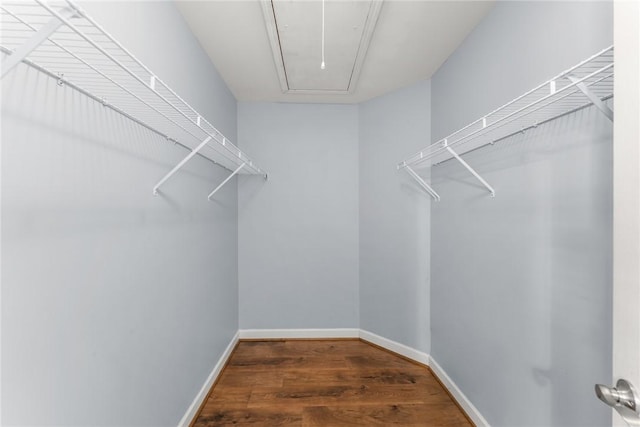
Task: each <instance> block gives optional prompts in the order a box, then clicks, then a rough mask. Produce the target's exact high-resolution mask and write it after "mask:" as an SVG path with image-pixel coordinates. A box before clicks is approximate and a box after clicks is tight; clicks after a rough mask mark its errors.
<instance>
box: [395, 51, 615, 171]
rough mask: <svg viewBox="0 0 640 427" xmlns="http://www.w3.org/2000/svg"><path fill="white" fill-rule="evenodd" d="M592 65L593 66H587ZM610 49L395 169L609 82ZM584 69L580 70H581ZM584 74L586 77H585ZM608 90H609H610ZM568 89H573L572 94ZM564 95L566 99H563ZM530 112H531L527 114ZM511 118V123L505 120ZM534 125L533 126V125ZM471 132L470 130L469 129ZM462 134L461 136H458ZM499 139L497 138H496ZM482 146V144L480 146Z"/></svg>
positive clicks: (418, 153)
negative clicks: (446, 143)
mask: <svg viewBox="0 0 640 427" xmlns="http://www.w3.org/2000/svg"><path fill="white" fill-rule="evenodd" d="M591 63H593V64H594V65H591V66H590V64H591ZM613 66H614V64H613V46H610V47H608V48H606V49H603V50H602V51H600V52H598V53H597V54H595V55H593V56H591V57H589V58H588V59H586V60H584V61H582V62H580V63H579V64H578V65H575V66H574V67H571V68H569V69H567V70H565V71H563V72H562V73H560V74H558V75H557V76H555V77H553V78H552V79H550V80H547V81H546V82H544V83H542V84H540V85H538V86H536V87H535V88H534V89H531V90H530V91H528V92H526V93H524V94H523V95H520V96H519V97H517V98H515V99H513V100H512V101H510V102H508V103H507V104H504V105H503V106H501V107H499V108H496V109H495V110H493V111H491V112H490V113H488V114H486V115H484V116H482V117H481V118H479V119H477V120H475V121H473V122H471V123H469V124H468V125H466V126H464V127H462V128H461V129H458V130H457V131H455V132H453V133H452V134H450V135H448V136H447V137H445V138H442V139H440V140H439V141H437V142H435V143H433V144H431V145H429V146H428V147H426V148H424V149H422V150H421V151H419V152H417V153H416V154H414V155H413V156H411V157H409V158H408V159H407V160H405V161H403V162H400V163H398V165H397V168H398V169H402V168H404V167H406V166H407V165H414V166H415V165H417V164H419V163H423V162H424V161H426V160H428V159H431V158H433V157H435V156H437V155H440V154H443V152H444V151H446V149H445V148H444V147H443V146H442V142H443V141H445V140H448V141H449V146H456V145H460V144H464V143H466V142H467V141H469V140H472V139H473V138H474V137H476V136H481V135H483V134H485V133H488V132H492V131H494V130H495V129H498V128H500V127H502V126H504V125H507V124H510V123H512V122H514V121H516V120H519V119H521V118H526V116H527V114H526V113H527V112H536V111H539V110H540V109H542V108H544V107H547V106H549V105H553V103H555V102H557V101H559V100H562V99H565V98H566V97H569V96H571V95H574V94H576V93H577V92H579V91H580V93H582V89H580V86H579V85H580V84H582V85H584V86H586V87H591V86H594V85H596V86H597V85H598V84H599V83H601V82H603V81H611V80H612V77H613V70H612V69H613ZM583 68H584V70H582V69H583ZM609 70H611V72H610V73H607V71H609ZM576 71H578V72H580V71H582V74H583V75H582V76H581V77H580V78H575V77H573V76H572V79H570V78H569V76H570V75H571V74H572V73H575V72H576ZM585 73H586V74H585ZM602 74H604V76H601V75H602ZM597 76H601V77H600V78H598V79H595V80H594V81H590V80H591V79H593V78H594V77H597ZM562 79H567V80H568V84H566V85H565V86H563V87H561V88H557V83H558V82H559V81H561V80H562ZM546 88H549V91H548V93H546V94H545V95H544V96H540V97H538V98H536V99H535V100H534V101H532V102H529V103H527V104H526V105H524V106H522V107H519V108H518V109H516V110H515V111H510V112H508V113H507V114H506V115H504V116H499V117H498V118H497V119H496V120H495V121H493V122H489V118H490V117H491V116H496V115H498V114H499V113H500V112H502V111H505V110H506V111H508V108H509V107H510V106H513V105H516V104H517V103H518V102H519V101H521V100H525V99H526V98H527V97H529V96H531V95H536V94H537V93H538V92H541V91H542V90H545V89H546ZM611 89H612V88H611ZM572 90H574V91H573V92H572ZM564 95H566V96H564ZM585 98H586V101H585V102H584V103H583V104H582V105H581V106H585V105H590V104H592V102H591V100H590V99H589V98H588V96H587V95H585ZM602 98H603V97H599V99H602ZM545 101H549V102H548V103H544V102H545ZM538 104H542V105H541V106H540V108H534V107H536V106H538ZM576 108H580V107H576ZM528 110H531V111H528ZM565 113H566V111H564V112H562V113H561V114H565ZM559 115H560V114H557V115H555V116H552V117H549V118H545V121H546V120H549V119H553V118H555V117H557V116H559ZM509 119H511V120H509ZM541 122H542V121H539V122H538V124H539V123H541ZM534 124H535V123H534ZM523 127H528V125H527V126H521V128H523ZM471 129H472V130H471ZM467 130H469V132H468V133H464V132H465V131H467ZM461 134H462V135H461ZM496 139H499V138H496ZM483 145H485V144H483ZM465 153H466V152H463V153H460V154H465ZM442 161H443V160H441V161H439V162H437V163H441V162H442Z"/></svg>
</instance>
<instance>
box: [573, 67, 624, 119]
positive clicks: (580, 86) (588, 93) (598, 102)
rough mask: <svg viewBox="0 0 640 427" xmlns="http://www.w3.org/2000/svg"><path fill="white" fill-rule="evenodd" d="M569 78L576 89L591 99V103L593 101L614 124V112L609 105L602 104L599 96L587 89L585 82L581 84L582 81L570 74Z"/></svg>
mask: <svg viewBox="0 0 640 427" xmlns="http://www.w3.org/2000/svg"><path fill="white" fill-rule="evenodd" d="M567 78H568V79H569V80H571V83H574V84H575V85H576V87H577V88H578V89H580V91H581V92H582V93H584V94H585V96H586V97H587V98H589V101H591V102H592V103H593V105H595V107H596V108H597V109H598V110H600V111H601V112H602V114H604V115H605V116H607V118H608V119H609V120H611V121H612V122H613V111H612V110H611V108H609V107H608V106H607V104H605V103H604V102H602V100H601V99H600V98H599V97H598V95H596V94H595V93H593V92H591V90H590V89H589V87H587V85H586V84H584V82H581V81H580V79H578V78H576V77H575V76H572V75H571V74H569V75H567Z"/></svg>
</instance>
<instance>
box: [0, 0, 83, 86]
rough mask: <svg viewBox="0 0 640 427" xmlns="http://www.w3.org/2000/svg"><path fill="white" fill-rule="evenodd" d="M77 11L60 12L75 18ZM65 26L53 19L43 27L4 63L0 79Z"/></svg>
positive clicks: (66, 9)
mask: <svg viewBox="0 0 640 427" xmlns="http://www.w3.org/2000/svg"><path fill="white" fill-rule="evenodd" d="M76 13H77V11H76V10H75V9H72V8H70V7H67V8H64V9H63V10H62V11H61V12H60V16H62V17H63V18H65V19H66V18H73V17H74V16H75V15H76ZM62 24H64V22H62V21H61V20H60V19H58V18H57V17H55V16H54V17H53V18H51V20H50V21H49V22H47V23H46V24H45V25H43V26H42V28H40V29H39V30H38V31H37V32H36V33H35V34H33V36H32V37H31V38H30V39H29V40H27V41H26V42H24V44H23V45H21V46H19V47H18V48H16V50H14V51H13V53H12V54H11V55H9V57H7V58H6V59H5V60H4V61H2V74H1V75H0V78H4V76H5V75H6V74H7V73H8V72H9V71H11V70H12V69H13V68H14V67H15V66H16V65H18V64H19V63H20V62H22V60H23V59H25V58H26V57H27V56H28V55H29V54H30V53H31V52H33V51H34V50H35V49H37V48H38V46H40V45H41V44H42V43H44V42H45V41H46V40H47V39H48V38H49V36H51V34H53V33H55V32H56V31H57V30H58V28H60V26H61V25H62Z"/></svg>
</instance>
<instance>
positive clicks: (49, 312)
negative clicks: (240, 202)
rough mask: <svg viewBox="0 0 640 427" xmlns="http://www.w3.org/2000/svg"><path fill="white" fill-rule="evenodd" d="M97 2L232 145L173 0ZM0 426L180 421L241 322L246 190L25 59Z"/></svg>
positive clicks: (208, 73) (209, 77)
mask: <svg viewBox="0 0 640 427" xmlns="http://www.w3.org/2000/svg"><path fill="white" fill-rule="evenodd" d="M84 6H86V9H87V11H88V12H89V13H90V14H92V16H93V17H94V18H95V19H96V20H97V21H98V22H100V23H101V24H102V25H104V26H105V27H106V28H107V30H108V31H110V32H112V33H113V34H114V35H115V36H116V37H117V38H118V39H119V40H121V41H122V42H123V43H124V44H125V45H126V46H128V47H129V48H130V49H131V51H132V52H133V53H134V54H135V55H138V56H139V57H140V58H141V59H142V60H143V61H144V62H146V63H147V64H148V65H149V67H150V68H151V69H153V70H154V71H156V72H157V73H158V75H159V76H160V77H161V78H162V79H163V80H165V81H167V82H168V83H169V84H170V85H172V86H173V87H174V88H175V89H176V90H177V91H178V92H179V93H180V94H181V95H183V96H184V97H185V99H187V100H188V101H190V102H192V104H193V105H194V106H196V108H198V109H200V111H201V112H202V113H203V114H204V115H206V116H207V117H208V118H209V119H210V120H211V121H212V122H213V123H214V124H216V125H217V126H219V127H220V129H221V131H223V132H225V134H226V135H227V136H228V137H229V138H231V139H233V140H235V137H236V102H235V99H234V98H233V96H232V94H231V93H230V92H229V90H228V89H227V87H226V86H225V84H224V83H223V81H222V80H221V78H220V77H219V75H218V74H217V72H216V70H215V69H214V68H213V66H212V65H211V63H210V62H209V60H208V58H207V56H206V55H205V54H204V52H203V51H202V50H201V49H200V47H199V45H198V43H197V42H196V40H195V39H194V38H193V36H192V35H191V33H190V32H189V30H188V28H187V27H186V25H185V23H184V22H183V20H182V18H181V17H180V14H179V13H178V11H177V10H176V9H175V6H174V5H173V3H170V2H153V3H132V2H126V3H123V2H116V3H87V4H85V5H84ZM2 91H3V93H2V125H3V126H2V402H1V405H2V410H3V411H2V424H3V425H7V426H9V425H64V426H72V425H76V426H86V425H95V426H142V425H148V426H175V425H176V424H177V423H178V421H179V420H180V418H181V417H182V416H183V415H184V413H185V411H186V410H187V408H188V406H189V404H190V403H191V402H192V400H193V399H194V397H195V396H196V394H197V392H198V391H199V390H200V387H201V386H202V384H203V383H204V381H205V379H206V378H207V376H208V375H209V373H210V372H211V370H212V368H213V366H214V365H215V363H216V362H217V360H218V358H219V357H220V355H221V354H222V352H223V350H224V349H225V347H226V346H227V345H228V343H229V341H230V340H231V338H232V337H233V335H234V334H235V332H236V330H237V328H238V310H237V308H238V287H237V195H236V185H235V184H234V183H231V184H230V185H229V186H227V187H225V188H224V189H223V190H221V192H219V193H218V194H217V195H216V203H211V202H208V201H207V200H206V195H207V194H208V193H209V191H211V189H212V188H213V187H215V185H216V184H217V183H218V182H220V180H222V179H223V178H224V177H225V176H226V175H227V174H228V172H227V171H225V170H222V169H221V168H219V167H218V166H216V165H214V164H212V163H211V162H209V161H206V160H204V159H202V158H194V159H193V161H192V162H191V163H190V164H188V165H187V166H186V168H185V170H184V171H182V172H180V173H178V174H177V175H176V176H175V177H174V178H173V179H172V180H171V181H169V182H167V184H166V186H165V187H163V190H164V194H163V195H161V196H158V197H154V196H153V195H152V193H151V189H152V187H153V185H154V184H155V183H156V182H157V180H158V179H159V178H161V177H162V176H163V175H164V174H165V173H166V172H167V171H168V170H170V169H171V168H172V167H173V166H174V165H175V164H176V163H177V162H178V161H179V160H180V159H181V158H182V157H184V156H185V155H186V150H184V149H182V148H180V147H177V146H174V145H172V144H168V143H167V142H166V141H164V140H163V139H162V138H159V137H157V136H155V135H153V134H151V133H150V132H148V131H145V130H143V129H142V128H140V127H138V126H137V125H134V124H133V123H131V122H130V121H128V120H127V119H125V118H123V117H121V116H119V115H117V114H116V113H112V112H110V111H109V110H107V109H104V108H103V107H102V106H101V105H98V104H96V103H95V102H93V101H90V100H89V99H87V98H86V97H84V96H83V95H80V94H78V93H76V92H74V91H73V90H71V89H69V88H68V87H64V88H60V87H58V86H57V85H56V82H55V81H54V80H51V79H49V78H47V77H46V76H44V75H42V74H39V73H38V72H36V71H34V70H30V69H27V68H26V67H25V66H20V67H19V68H17V69H16V70H15V71H14V72H13V73H12V74H11V75H9V76H7V77H6V78H5V79H4V80H3V86H2Z"/></svg>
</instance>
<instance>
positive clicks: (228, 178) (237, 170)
mask: <svg viewBox="0 0 640 427" xmlns="http://www.w3.org/2000/svg"><path fill="white" fill-rule="evenodd" d="M244 165H246V163H243V164H241V165H240V166H238V168H237V169H236V170H234V171H233V172H232V173H231V175H229V176H228V177H227V179H225V180H224V181H222V182H221V183H220V185H218V186H217V187H216V188H215V189H214V190H213V191H212V192H211V194H209V195H208V196H207V199H209V200H211V197H212V196H213V195H214V194H216V192H217V191H218V190H219V189H221V188H222V186H223V185H225V184H226V183H227V182H229V180H230V179H231V178H233V177H234V176H235V175H236V174H237V173H238V172H240V170H241V169H242V168H243V167H244Z"/></svg>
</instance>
